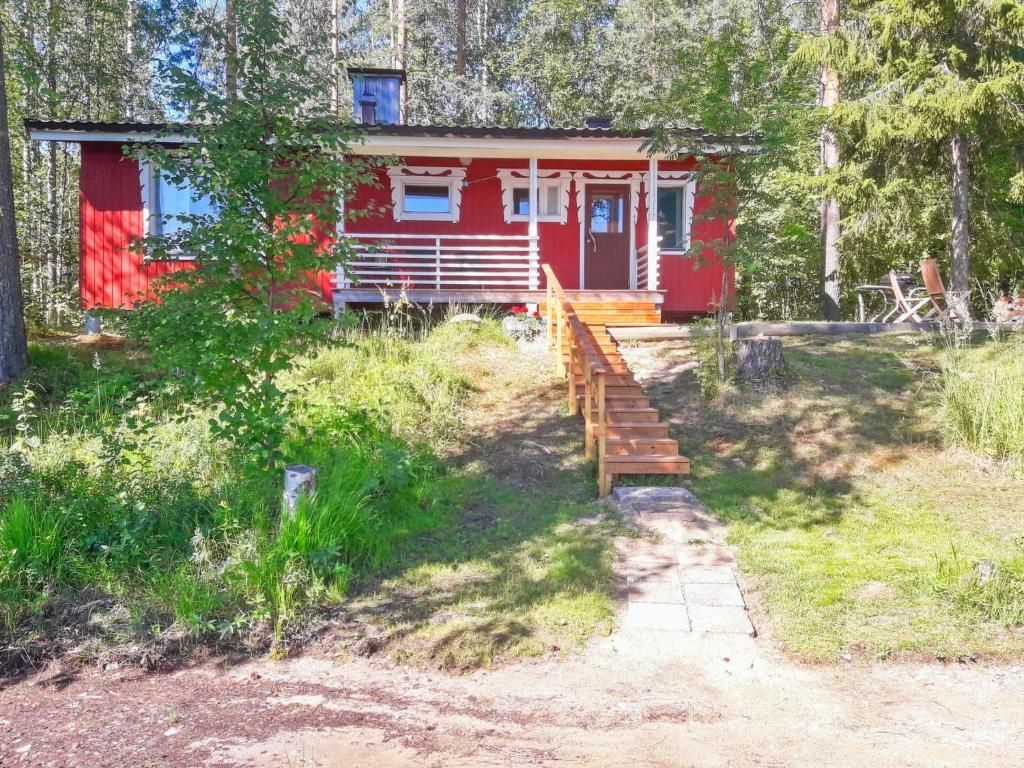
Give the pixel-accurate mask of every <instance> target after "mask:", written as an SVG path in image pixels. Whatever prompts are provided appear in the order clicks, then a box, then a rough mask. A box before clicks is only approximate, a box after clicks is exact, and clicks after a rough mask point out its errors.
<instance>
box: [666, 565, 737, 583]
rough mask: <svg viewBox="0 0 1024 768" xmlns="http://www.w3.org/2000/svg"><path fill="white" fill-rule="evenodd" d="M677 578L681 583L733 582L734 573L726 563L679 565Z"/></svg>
mask: <svg viewBox="0 0 1024 768" xmlns="http://www.w3.org/2000/svg"><path fill="white" fill-rule="evenodd" d="M679 580H680V581H681V582H682V583H683V584H735V583H736V574H735V573H733V570H732V568H731V567H730V566H728V565H681V566H679Z"/></svg>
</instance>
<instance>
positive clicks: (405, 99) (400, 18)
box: [395, 0, 409, 123]
mask: <svg viewBox="0 0 1024 768" xmlns="http://www.w3.org/2000/svg"><path fill="white" fill-rule="evenodd" d="M405 12H406V0H396V4H395V13H396V15H397V19H396V20H397V22H398V31H397V34H396V36H395V42H396V45H395V67H396V68H397V69H405V66H406V52H407V49H408V47H409V27H408V25H407V23H406V18H405ZM399 89H400V91H401V98H400V102H399V115H398V122H400V123H405V122H406V120H407V119H408V116H409V87H408V85H406V82H405V79H403V80H402V84H401V86H400V87H399Z"/></svg>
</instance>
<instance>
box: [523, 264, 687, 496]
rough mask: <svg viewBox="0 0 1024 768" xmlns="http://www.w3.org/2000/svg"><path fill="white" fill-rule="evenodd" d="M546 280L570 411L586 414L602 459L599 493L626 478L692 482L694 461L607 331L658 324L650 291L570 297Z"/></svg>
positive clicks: (589, 437) (587, 432) (587, 435)
mask: <svg viewBox="0 0 1024 768" xmlns="http://www.w3.org/2000/svg"><path fill="white" fill-rule="evenodd" d="M543 269H544V274H545V276H546V277H547V301H546V303H545V304H544V307H543V310H544V312H545V316H546V318H547V325H548V343H549V346H550V348H551V349H552V351H554V352H555V353H556V354H557V355H558V358H559V362H560V363H561V365H562V369H563V371H564V373H565V376H566V380H567V381H568V389H569V412H570V413H571V414H574V415H575V414H582V415H583V422H584V445H585V447H586V456H587V458H588V459H595V458H596V460H597V478H598V492H599V494H600V495H601V496H607V495H608V493H610V492H611V488H612V484H613V483H614V482H615V479H616V478H617V477H618V476H619V475H686V474H689V472H690V460H689V459H687V458H684V457H683V456H680V455H679V444H678V443H677V442H676V441H675V440H673V439H672V438H670V437H669V436H668V426H667V425H666V424H664V423H663V422H662V421H661V417H660V415H659V413H658V410H657V409H656V408H654V407H653V406H652V405H651V401H650V399H649V398H648V397H646V396H645V395H644V393H643V390H642V389H641V388H640V385H639V384H638V383H637V381H636V379H635V378H634V377H633V373H632V371H630V369H629V366H628V365H627V364H626V361H625V360H624V359H623V357H622V355H621V354H619V346H618V343H617V342H616V341H615V339H613V338H612V337H611V335H610V334H609V333H608V330H607V328H608V326H609V325H612V326H624V325H656V324H658V323H660V321H661V312H660V310H659V309H658V305H657V303H656V301H655V300H654V298H653V297H652V296H651V294H650V293H649V292H647V291H565V290H563V289H562V286H561V285H560V284H559V282H558V279H557V278H556V277H555V275H554V272H552V270H551V268H550V267H549V266H548V265H546V264H545V265H543Z"/></svg>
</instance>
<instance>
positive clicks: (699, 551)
mask: <svg viewBox="0 0 1024 768" xmlns="http://www.w3.org/2000/svg"><path fill="white" fill-rule="evenodd" d="M676 559H677V560H678V561H679V565H681V566H683V567H686V568H689V567H693V568H696V567H708V566H717V565H733V564H734V563H735V558H734V557H733V556H732V552H731V551H730V550H729V548H728V547H724V546H722V545H720V544H692V545H690V546H686V547H678V548H677V549H676Z"/></svg>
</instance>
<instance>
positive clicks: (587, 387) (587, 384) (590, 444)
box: [583, 365, 594, 461]
mask: <svg viewBox="0 0 1024 768" xmlns="http://www.w3.org/2000/svg"><path fill="white" fill-rule="evenodd" d="M583 440H584V442H585V443H586V446H585V450H584V454H585V456H586V459H587V461H590V460H591V459H592V458H594V380H593V378H592V377H591V375H590V366H589V365H586V374H585V377H584V380H583Z"/></svg>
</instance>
